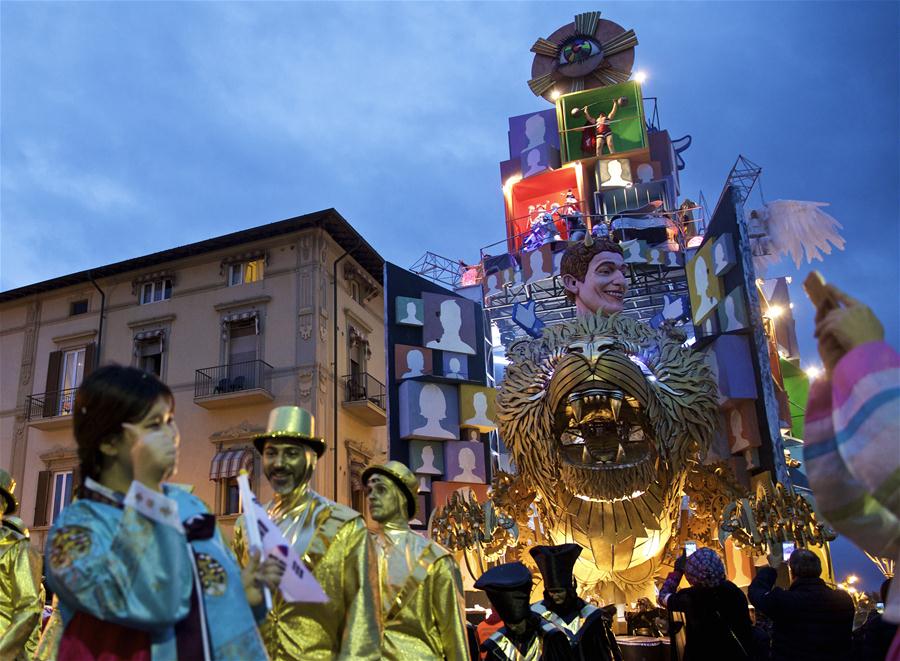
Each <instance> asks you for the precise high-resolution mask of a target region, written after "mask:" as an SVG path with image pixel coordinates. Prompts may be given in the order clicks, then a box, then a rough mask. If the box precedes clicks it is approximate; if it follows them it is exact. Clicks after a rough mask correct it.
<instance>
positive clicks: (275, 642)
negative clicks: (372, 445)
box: [234, 406, 381, 661]
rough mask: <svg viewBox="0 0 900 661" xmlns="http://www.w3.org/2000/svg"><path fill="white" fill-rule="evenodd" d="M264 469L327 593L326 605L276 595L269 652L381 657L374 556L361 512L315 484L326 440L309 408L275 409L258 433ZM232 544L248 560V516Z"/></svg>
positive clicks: (277, 510)
mask: <svg viewBox="0 0 900 661" xmlns="http://www.w3.org/2000/svg"><path fill="white" fill-rule="evenodd" d="M253 442H254V445H255V446H256V449H257V450H258V451H259V453H260V454H261V455H262V468H263V472H264V473H265V476H266V478H267V479H268V480H269V483H270V484H271V485H272V488H273V489H274V490H275V497H274V499H273V500H272V501H271V502H270V503H269V504H268V505H267V506H266V510H267V511H268V514H269V517H271V519H272V521H273V522H274V523H275V524H276V525H277V526H278V527H279V528H280V529H281V532H282V533H283V534H284V536H285V538H286V539H287V540H288V542H290V543H291V544H292V545H293V547H294V550H295V551H296V552H297V555H298V556H300V557H301V558H302V559H303V562H304V564H306V566H307V567H308V568H309V569H310V571H312V573H313V575H314V576H315V577H316V580H317V581H318V582H319V584H320V585H321V586H322V590H323V591H324V592H325V594H326V596H327V597H328V602H327V603H324V604H309V603H300V602H287V601H285V600H284V598H283V597H282V596H281V593H280V592H279V593H276V594H273V595H272V610H271V611H270V612H269V615H268V617H267V619H266V622H265V624H263V625H262V626H261V627H260V633H261V634H262V636H263V640H264V642H265V644H266V649H267V651H268V653H269V656H270V657H271V658H272V659H273V660H274V661H281V660H285V659H310V660H320V661H325V660H326V659H327V660H331V659H354V660H356V659H380V658H381V649H380V648H381V606H380V604H381V602H380V598H379V591H378V574H377V569H376V565H375V554H374V551H373V548H372V543H371V541H370V539H369V536H368V531H367V530H366V525H365V522H364V520H363V518H362V515H361V514H360V513H359V512H357V511H355V510H352V509H350V508H349V507H346V506H344V505H340V504H339V503H336V502H334V501H332V500H329V499H327V498H325V497H323V496H320V495H319V494H317V493H316V492H315V491H313V490H312V489H310V487H309V481H310V479H311V478H312V474H313V471H314V470H315V467H316V461H317V460H318V458H319V457H321V456H322V454H324V452H325V441H324V440H323V439H322V438H319V437H317V436H316V435H315V421H314V419H313V416H312V414H311V413H309V411H307V410H305V409H302V408H300V407H297V406H280V407H278V408H275V409H273V410H272V412H271V413H270V415H269V424H268V426H267V429H266V431H265V432H264V433H262V434H260V435H258V436H257V437H256V438H254V441H253ZM234 548H235V552H236V553H237V555H238V557H239V558H243V559H246V558H247V544H246V541H245V533H244V531H243V519H242V520H241V521H240V522H239V523H238V525H237V526H236V527H235V534H234Z"/></svg>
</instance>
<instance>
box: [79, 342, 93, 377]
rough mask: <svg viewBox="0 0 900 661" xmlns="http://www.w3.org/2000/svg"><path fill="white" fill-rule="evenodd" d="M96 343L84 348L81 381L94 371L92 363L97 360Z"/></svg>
mask: <svg viewBox="0 0 900 661" xmlns="http://www.w3.org/2000/svg"><path fill="white" fill-rule="evenodd" d="M96 357H97V343H96V342H91V343H90V344H89V345H87V346H86V347H85V348H84V372H83V376H82V379H84V377H85V376H87V375H88V374H90V373H91V372H93V371H94V367H96V365H94V361H95V360H96V359H97V358H96Z"/></svg>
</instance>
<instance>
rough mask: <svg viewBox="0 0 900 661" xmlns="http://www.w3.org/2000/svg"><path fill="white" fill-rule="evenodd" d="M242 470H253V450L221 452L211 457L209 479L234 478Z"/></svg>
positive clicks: (239, 449)
mask: <svg viewBox="0 0 900 661" xmlns="http://www.w3.org/2000/svg"><path fill="white" fill-rule="evenodd" d="M242 468H246V469H247V471H248V472H249V471H250V470H251V469H252V468H253V449H252V448H246V447H244V448H237V449H235V450H221V451H219V452H217V453H216V456H215V457H213V460H212V463H211V464H210V467H209V479H211V480H224V479H228V478H229V477H236V476H237V474H238V473H240V472H241V469H242Z"/></svg>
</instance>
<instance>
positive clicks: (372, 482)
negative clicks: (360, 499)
mask: <svg viewBox="0 0 900 661" xmlns="http://www.w3.org/2000/svg"><path fill="white" fill-rule="evenodd" d="M366 496H367V497H368V499H369V514H370V515H371V516H372V518H373V519H374V520H375V521H377V522H378V523H388V522H391V521H406V516H405V508H406V498H405V497H404V495H403V493H402V492H401V491H400V487H398V486H397V485H396V484H394V483H393V482H392V481H391V480H390V479H389V478H387V477H385V476H384V475H378V474H375V475H373V476H371V477H370V478H369V480H368V482H366Z"/></svg>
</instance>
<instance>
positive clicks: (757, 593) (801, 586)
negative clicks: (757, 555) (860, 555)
mask: <svg viewBox="0 0 900 661" xmlns="http://www.w3.org/2000/svg"><path fill="white" fill-rule="evenodd" d="M788 567H789V568H790V570H791V577H792V579H793V580H792V583H791V586H790V588H788V589H787V590H783V589H781V588H777V587H775V580H776V578H777V572H776V570H775V569H774V568H773V567H763V568H762V569H760V570H759V573H757V575H756V578H754V579H753V582H752V583H750V588H749V590H748V593H749V595H750V603H752V604H753V605H754V606H755V607H756V609H757V610H758V611H762V612H763V613H765V614H766V615H767V616H768V617H769V619H771V620H772V623H773V633H772V660H773V661H787V660H790V661H804V660H806V659H809V661H829V660H830V659H834V660H835V661H837V660H838V659H850V658H852V656H851V634H852V632H853V612H854V607H853V600H852V599H851V598H850V595H849V594H847V593H846V592H844V591H843V590H834V589H832V588H830V587H828V586H827V585H826V584H825V581H823V580H822V578H821V574H822V561H821V560H819V556H817V555H816V554H815V553H813V552H812V551H809V550H807V549H797V550H796V551H794V552H793V553H792V554H791V557H790V560H789V561H788Z"/></svg>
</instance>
